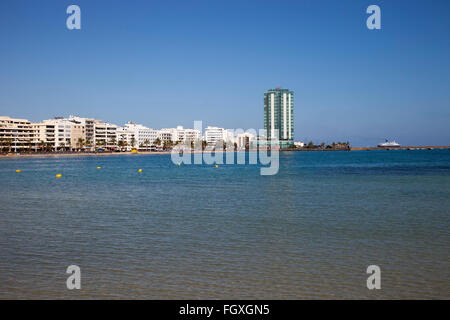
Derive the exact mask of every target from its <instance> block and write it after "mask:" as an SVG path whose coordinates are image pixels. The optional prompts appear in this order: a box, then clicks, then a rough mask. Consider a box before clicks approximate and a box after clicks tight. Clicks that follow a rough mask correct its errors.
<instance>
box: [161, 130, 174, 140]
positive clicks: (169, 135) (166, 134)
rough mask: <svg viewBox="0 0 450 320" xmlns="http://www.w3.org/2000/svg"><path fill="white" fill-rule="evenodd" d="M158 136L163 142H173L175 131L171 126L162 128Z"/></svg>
mask: <svg viewBox="0 0 450 320" xmlns="http://www.w3.org/2000/svg"><path fill="white" fill-rule="evenodd" d="M158 138H159V139H160V140H161V142H164V141H167V142H171V141H172V142H173V141H174V140H173V138H174V136H173V131H172V129H170V128H166V129H161V130H159V133H158Z"/></svg>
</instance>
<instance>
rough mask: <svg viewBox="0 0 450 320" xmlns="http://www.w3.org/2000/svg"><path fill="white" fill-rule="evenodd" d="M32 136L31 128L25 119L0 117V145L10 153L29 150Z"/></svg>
mask: <svg viewBox="0 0 450 320" xmlns="http://www.w3.org/2000/svg"><path fill="white" fill-rule="evenodd" d="M33 136H34V130H33V126H32V124H31V122H30V121H28V120H26V119H14V118H10V117H0V145H1V148H2V149H3V148H8V150H11V151H14V152H16V151H18V150H20V149H22V150H24V149H29V148H31V146H32V140H33Z"/></svg>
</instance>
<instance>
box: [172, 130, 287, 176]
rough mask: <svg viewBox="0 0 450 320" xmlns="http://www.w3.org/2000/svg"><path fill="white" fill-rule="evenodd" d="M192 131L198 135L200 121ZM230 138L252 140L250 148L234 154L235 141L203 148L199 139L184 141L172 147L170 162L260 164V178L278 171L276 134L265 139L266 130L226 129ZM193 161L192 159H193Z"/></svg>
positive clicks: (223, 140) (224, 140) (219, 140)
mask: <svg viewBox="0 0 450 320" xmlns="http://www.w3.org/2000/svg"><path fill="white" fill-rule="evenodd" d="M194 130H197V131H198V132H200V135H201V133H202V132H203V129H202V121H194ZM226 131H227V132H228V133H229V134H230V136H232V137H235V136H238V135H241V134H249V135H251V136H253V137H254V140H253V141H252V145H251V146H250V147H249V148H248V149H247V150H246V151H240V152H239V151H238V152H235V151H236V146H235V143H234V141H232V140H231V139H230V140H229V141H227V140H226V139H217V141H215V142H214V143H213V144H208V145H207V146H204V144H203V141H202V140H201V139H197V140H195V141H186V142H184V143H181V144H179V145H177V146H175V147H174V148H173V149H172V152H171V160H172V162H173V163H174V164H176V165H181V164H188V165H190V164H209V165H213V164H215V165H219V164H240V165H246V164H258V163H259V164H261V165H263V166H264V167H261V169H260V174H261V175H263V176H265V175H275V174H277V173H278V170H279V147H280V143H279V139H278V135H277V133H276V132H275V133H274V134H273V136H272V137H271V138H270V139H268V138H267V137H266V136H265V130H263V129H259V130H258V131H256V130H255V129H248V130H246V131H244V130H243V129H228V130H226ZM247 154H248V162H247ZM192 158H193V159H192ZM224 158H225V159H224Z"/></svg>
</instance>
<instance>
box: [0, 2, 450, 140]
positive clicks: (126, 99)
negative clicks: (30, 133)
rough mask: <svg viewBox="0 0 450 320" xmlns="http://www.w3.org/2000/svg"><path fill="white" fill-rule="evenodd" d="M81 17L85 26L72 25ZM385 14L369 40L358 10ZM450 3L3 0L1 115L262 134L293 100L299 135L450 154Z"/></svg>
mask: <svg viewBox="0 0 450 320" xmlns="http://www.w3.org/2000/svg"><path fill="white" fill-rule="evenodd" d="M70 4H77V5H79V6H80V8H81V17H82V29H81V30H72V31H71V30H68V29H67V28H66V19H67V16H68V15H67V14H66V8H67V6H69V5H70ZM371 4H377V5H379V6H380V8H381V26H382V29H381V30H368V29H367V27H366V22H365V21H366V19H367V17H368V14H366V12H365V11H366V8H367V7H368V6H369V5H371ZM449 9H450V2H449V1H422V0H417V1H400V0H396V1H379V0H370V1H364V0H355V1H350V0H343V1H331V0H329V1H321V0H318V1H312V0H309V1H305V0H297V1H280V0H277V1H264V0H258V1H247V0H238V1H233V0H226V1H219V0H205V1H197V0H184V1H144V0H142V1H133V0H131V1H125V0H115V1H103V0H88V1H80V0H71V1H65V0H55V1H51V0H43V1H31V0H30V1H22V0H14V1H12V0H3V1H1V2H0V41H1V42H0V43H1V47H0V115H9V116H13V117H20V118H27V119H30V120H32V121H39V120H43V119H48V118H51V117H54V116H68V115H70V114H77V115H80V116H85V117H94V118H98V119H103V120H105V121H109V122H113V123H116V124H122V123H124V122H126V121H134V122H138V123H142V124H145V125H147V126H150V127H153V128H161V127H173V126H176V125H178V124H181V125H184V126H185V127H192V126H193V121H194V120H203V122H204V125H217V126H222V127H226V128H244V129H247V128H262V127H263V93H264V91H265V90H267V89H269V88H273V87H283V88H289V89H291V90H293V91H294V92H295V138H296V140H308V141H309V140H313V141H315V142H318V143H320V142H322V141H325V142H331V141H338V140H344V141H347V140H348V141H350V142H351V144H352V145H354V146H369V145H374V144H376V143H378V142H380V141H382V140H383V139H384V138H389V139H395V140H397V141H398V142H400V143H401V144H404V145H418V144H422V145H449V144H450V126H449V119H450V50H449V49H450V37H449V36H448V34H449V31H450V19H449V14H450V10H449Z"/></svg>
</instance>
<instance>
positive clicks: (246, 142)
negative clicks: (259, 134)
mask: <svg viewBox="0 0 450 320" xmlns="http://www.w3.org/2000/svg"><path fill="white" fill-rule="evenodd" d="M255 139H256V136H255V135H254V134H252V133H250V132H244V133H239V134H238V135H237V137H236V145H237V148H238V149H239V150H245V149H246V148H250V147H251V145H252V142H253V141H254V140H255Z"/></svg>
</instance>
